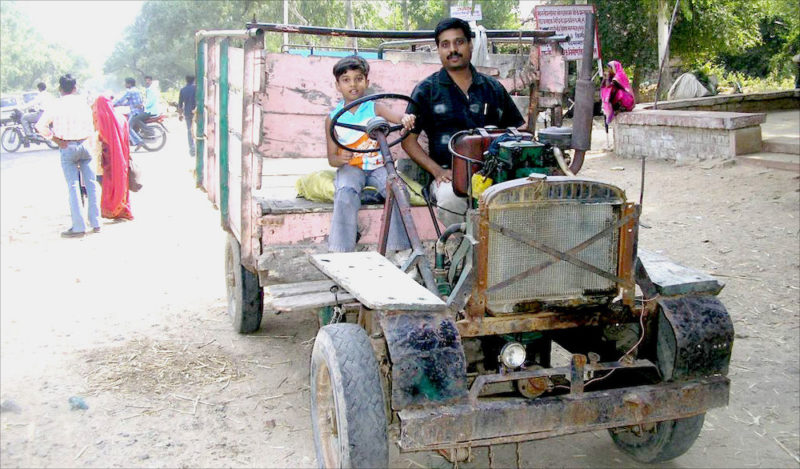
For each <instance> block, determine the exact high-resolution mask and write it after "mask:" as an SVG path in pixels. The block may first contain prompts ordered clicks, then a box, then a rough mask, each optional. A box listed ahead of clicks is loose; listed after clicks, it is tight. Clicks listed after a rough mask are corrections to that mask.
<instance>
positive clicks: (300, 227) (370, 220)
mask: <svg viewBox="0 0 800 469" xmlns="http://www.w3.org/2000/svg"><path fill="white" fill-rule="evenodd" d="M374 207H375V208H370V209H362V210H360V211H359V212H358V226H359V230H361V238H360V239H359V241H358V242H359V244H376V243H377V242H378V236H379V235H380V230H381V218H382V215H383V210H379V208H381V206H379V205H376V206H374ZM332 215H333V213H332V212H330V211H328V212H315V213H296V214H283V215H264V216H263V217H261V218H259V220H258V222H259V224H260V225H262V230H261V244H262V245H263V246H270V245H287V244H303V243H314V244H327V242H328V234H329V233H330V229H331V216H332ZM411 215H412V216H413V217H414V224H415V225H416V227H417V232H418V234H419V237H420V239H421V240H423V241H429V240H435V239H436V229H435V228H434V227H433V220H431V216H430V213H429V212H428V208H427V207H412V208H411Z"/></svg>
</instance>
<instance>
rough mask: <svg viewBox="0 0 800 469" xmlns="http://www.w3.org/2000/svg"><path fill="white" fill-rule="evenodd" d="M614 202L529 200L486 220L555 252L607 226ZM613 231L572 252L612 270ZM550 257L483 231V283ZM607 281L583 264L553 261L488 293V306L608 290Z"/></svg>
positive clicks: (615, 238)
mask: <svg viewBox="0 0 800 469" xmlns="http://www.w3.org/2000/svg"><path fill="white" fill-rule="evenodd" d="M619 212H620V210H619V206H618V205H616V204H608V203H606V204H602V203H594V204H586V203H570V202H560V203H535V204H530V205H529V204H526V205H523V206H519V205H518V206H516V207H505V208H496V209H493V210H490V211H489V220H490V221H491V222H493V223H496V224H498V225H500V226H503V227H506V228H508V229H510V230H512V231H514V232H516V233H518V234H519V235H521V236H522V237H523V238H524V239H534V240H536V241H538V242H540V243H542V244H545V245H547V246H549V247H551V248H554V249H556V250H558V251H560V252H564V251H567V250H569V249H571V248H573V247H574V246H576V245H578V244H580V243H582V242H583V241H585V240H587V239H589V238H591V237H592V236H594V235H596V234H597V233H599V232H600V231H602V230H603V229H605V228H606V227H608V226H610V225H613V224H614V223H615V222H616V221H617V220H618V218H619ZM618 238H619V230H613V233H612V234H609V235H608V236H605V237H603V238H601V239H599V240H597V241H596V242H595V243H594V244H591V245H590V246H589V247H587V248H585V249H584V250H583V251H581V252H579V253H578V254H577V255H576V257H578V258H579V259H580V260H582V261H584V262H586V263H588V264H591V265H593V266H596V267H598V268H600V269H602V270H604V271H607V272H611V273H613V274H616V273H617V249H618ZM551 259H553V258H552V256H550V255H548V254H546V253H544V252H542V251H540V250H538V249H535V248H533V247H531V246H528V245H525V244H522V243H520V242H518V241H516V240H514V239H512V238H510V237H508V236H504V235H502V234H501V233H498V232H497V231H494V230H489V269H488V272H487V274H488V278H487V280H488V282H487V286H488V287H490V288H491V286H492V285H494V284H496V283H498V282H501V281H503V280H506V279H508V278H509V277H512V276H514V275H516V274H519V273H521V272H524V271H526V270H528V269H530V268H531V267H533V266H536V265H539V264H541V263H543V262H545V261H549V260H551ZM615 288H616V285H615V283H614V282H613V281H611V280H609V279H606V278H604V277H601V276H599V275H597V274H595V273H592V272H590V271H588V270H586V269H583V268H581V267H578V266H575V265H573V264H570V263H568V262H566V261H561V260H559V261H557V262H556V263H555V264H553V265H551V266H549V267H547V268H546V269H544V270H542V271H541V272H539V273H537V274H534V275H530V276H528V277H525V278H523V279H521V280H519V281H517V282H514V283H512V284H511V285H509V286H507V287H505V288H503V289H501V290H497V291H494V292H492V293H489V294H488V298H487V299H488V301H489V303H490V305H496V307H500V308H501V309H504V308H502V306H501V305H503V304H506V306H513V303H518V302H523V301H530V300H547V299H569V298H574V297H578V296H581V295H583V294H586V293H587V292H595V293H596V292H598V291H610V290H614V289H615Z"/></svg>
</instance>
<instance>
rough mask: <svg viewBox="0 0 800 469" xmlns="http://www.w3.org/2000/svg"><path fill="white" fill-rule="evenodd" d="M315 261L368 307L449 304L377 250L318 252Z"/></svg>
mask: <svg viewBox="0 0 800 469" xmlns="http://www.w3.org/2000/svg"><path fill="white" fill-rule="evenodd" d="M311 262H312V263H313V264H314V265H315V266H317V268H319V270H321V271H322V272H324V273H325V274H326V275H327V276H328V277H330V278H331V279H332V280H333V281H335V282H336V283H337V284H339V285H340V286H341V287H342V288H344V289H345V290H347V291H348V292H350V294H351V295H353V296H354V297H356V299H358V301H360V302H361V303H362V304H363V305H364V306H366V307H368V308H371V309H378V310H407V311H440V310H443V309H446V307H447V305H446V304H445V303H444V301H442V300H441V299H440V298H439V297H437V296H436V295H434V294H433V293H431V292H430V291H429V290H428V289H426V288H425V287H423V286H422V285H420V284H419V283H417V282H416V281H414V279H412V278H411V277H410V276H409V275H408V274H406V273H405V272H403V271H402V270H400V269H399V268H397V267H396V266H395V265H394V264H392V263H391V262H390V261H389V260H388V259H386V258H385V257H383V256H382V255H380V254H379V253H377V252H374V251H366V252H338V253H329V254H314V255H312V256H311Z"/></svg>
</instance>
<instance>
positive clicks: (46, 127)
mask: <svg viewBox="0 0 800 469" xmlns="http://www.w3.org/2000/svg"><path fill="white" fill-rule="evenodd" d="M52 123H53V115H52V113H51V112H50V111H49V110H47V109H45V110H44V113H42V117H40V118H39V121H38V122H36V125H35V126H34V127H36V131H37V132H39V134H41V136H42V137H44V138H51V137H52V135H53V132H51V131H50V124H52Z"/></svg>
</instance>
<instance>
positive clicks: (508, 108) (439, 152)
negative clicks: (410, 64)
mask: <svg viewBox="0 0 800 469" xmlns="http://www.w3.org/2000/svg"><path fill="white" fill-rule="evenodd" d="M469 68H470V70H471V71H472V84H471V85H470V87H469V100H467V97H466V96H465V95H464V93H463V92H462V91H461V89H460V88H459V87H458V85H456V84H455V83H454V82H453V80H452V78H450V75H449V74H448V73H447V70H445V69H444V68H442V69H441V70H440V71H438V72H436V73H434V74H433V75H431V76H429V77H428V78H426V79H425V80H423V81H422V82H420V83H419V84H418V85H417V86H416V87H415V88H414V91H413V92H412V93H411V97H412V98H413V99H414V101H416V102H417V103H419V105H420V107H421V109H415V107H414V105H413V104H409V105H408V108H407V110H406V112H407V113H409V114H414V115H416V116H417V118H416V124H415V125H414V129H413V130H412V132H414V133H416V134H419V133H420V132H421V131H423V130H424V131H425V134H426V135H427V136H428V155H430V157H431V158H432V159H433V160H434V161H436V163H437V164H438V165H439V166H441V167H443V168H449V167H450V166H451V156H450V151H449V150H448V149H447V143H448V142H449V141H450V137H451V136H453V134H455V133H456V132H458V131H460V130H467V129H472V128H475V127H485V126H487V125H495V126H497V127H500V128H507V127H519V126H521V125H522V124H524V123H525V120H524V119H523V118H522V115H521V114H520V113H519V110H518V109H517V106H516V105H515V104H514V101H513V100H512V99H511V96H509V95H508V92H507V91H506V89H505V88H503V85H501V84H500V82H498V81H497V80H495V79H494V78H492V77H489V76H486V75H484V74H482V73H479V72H478V71H477V70H475V67H473V66H472V65H470V66H469Z"/></svg>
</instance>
